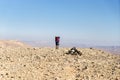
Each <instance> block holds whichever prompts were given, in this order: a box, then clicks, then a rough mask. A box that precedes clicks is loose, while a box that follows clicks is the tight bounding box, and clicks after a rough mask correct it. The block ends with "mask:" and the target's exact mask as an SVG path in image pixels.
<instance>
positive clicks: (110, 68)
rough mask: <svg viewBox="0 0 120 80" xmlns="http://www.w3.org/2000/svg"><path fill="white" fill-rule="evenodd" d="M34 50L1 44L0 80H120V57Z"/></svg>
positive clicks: (92, 51) (95, 52) (13, 43)
mask: <svg viewBox="0 0 120 80" xmlns="http://www.w3.org/2000/svg"><path fill="white" fill-rule="evenodd" d="M77 49H78V50H79V51H80V52H82V55H81V56H79V55H70V54H69V55H68V54H66V53H67V52H68V50H70V48H60V49H58V50H56V49H54V48H48V47H44V48H35V47H30V46H28V45H25V44H23V43H21V42H18V41H0V80H120V55H117V54H111V53H108V52H105V51H102V50H99V49H95V48H77Z"/></svg>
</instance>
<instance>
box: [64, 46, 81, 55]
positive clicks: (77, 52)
mask: <svg viewBox="0 0 120 80" xmlns="http://www.w3.org/2000/svg"><path fill="white" fill-rule="evenodd" d="M66 54H71V55H80V56H81V55H82V52H80V51H78V50H77V49H76V47H73V48H71V49H70V50H69V51H68V52H67V53H66Z"/></svg>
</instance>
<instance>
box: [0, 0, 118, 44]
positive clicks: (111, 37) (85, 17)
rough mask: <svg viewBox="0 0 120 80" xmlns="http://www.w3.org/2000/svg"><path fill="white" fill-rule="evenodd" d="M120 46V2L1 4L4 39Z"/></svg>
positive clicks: (22, 0) (27, 0) (20, 0)
mask: <svg viewBox="0 0 120 80" xmlns="http://www.w3.org/2000/svg"><path fill="white" fill-rule="evenodd" d="M55 35H58V36H60V37H61V39H62V41H63V42H67V41H69V42H75V41H76V42H80V43H88V44H98V45H120V0H0V39H12V40H14V39H17V40H28V41H32V40H34V41H37V40H43V41H45V40H46V41H48V40H53V38H54V36H55Z"/></svg>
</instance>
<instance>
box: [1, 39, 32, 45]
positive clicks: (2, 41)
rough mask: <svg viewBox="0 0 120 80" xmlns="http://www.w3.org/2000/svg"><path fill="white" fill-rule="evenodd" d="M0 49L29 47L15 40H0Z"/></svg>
mask: <svg viewBox="0 0 120 80" xmlns="http://www.w3.org/2000/svg"><path fill="white" fill-rule="evenodd" d="M0 47H30V46H29V45H27V44H25V43H23V42H20V41H17V40H0Z"/></svg>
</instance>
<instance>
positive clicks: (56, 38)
mask: <svg viewBox="0 0 120 80" xmlns="http://www.w3.org/2000/svg"><path fill="white" fill-rule="evenodd" d="M59 42H60V37H59V36H55V44H56V49H59Z"/></svg>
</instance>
